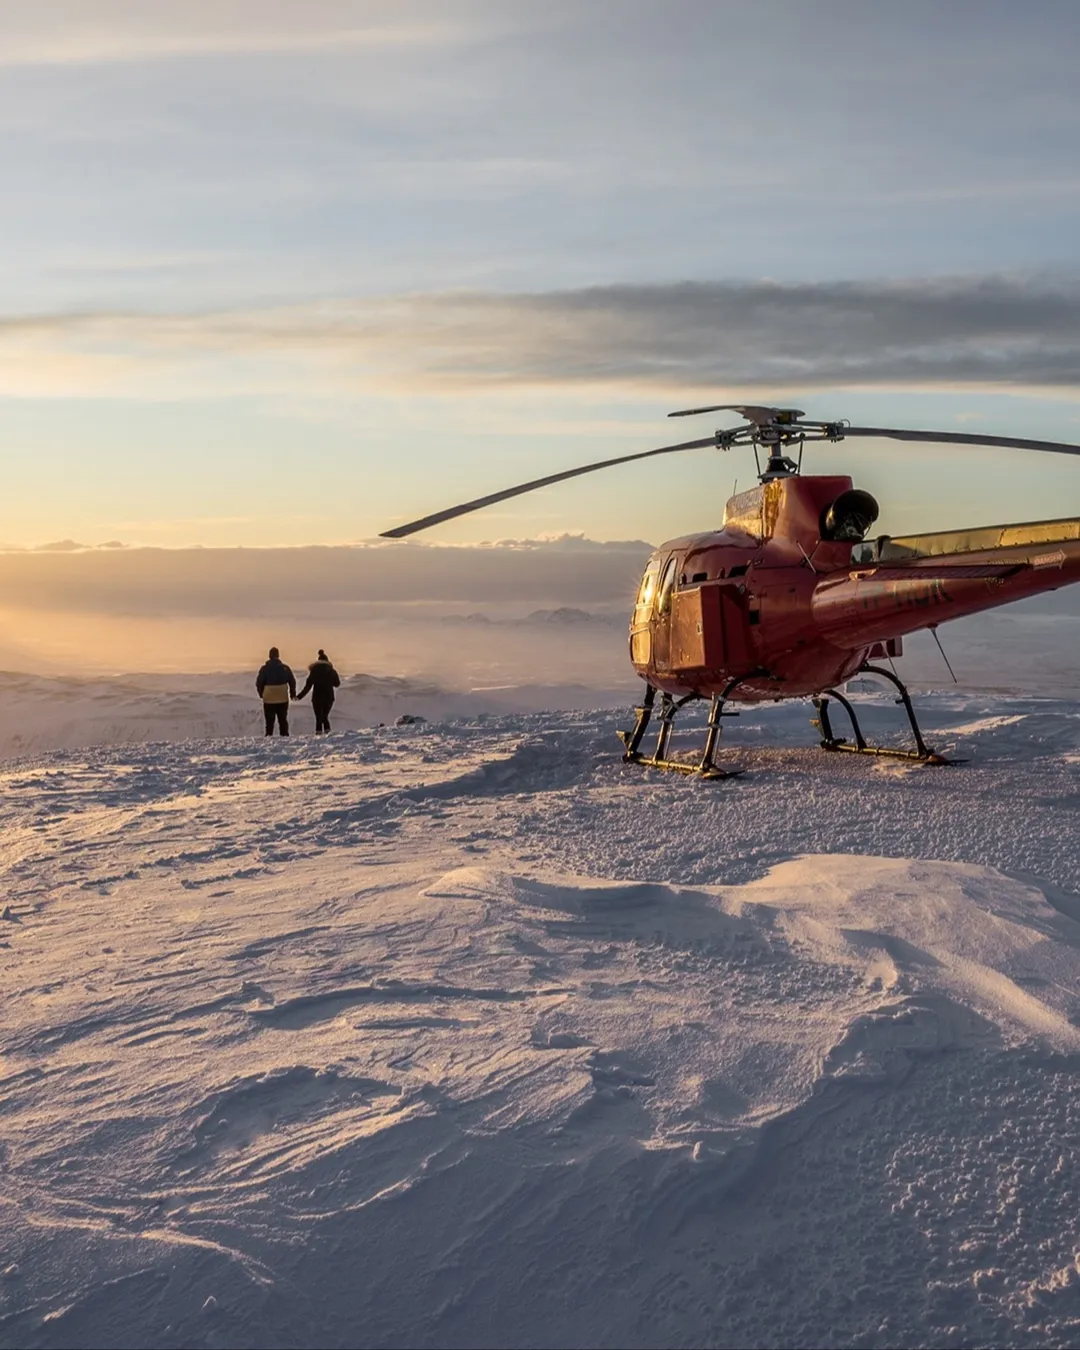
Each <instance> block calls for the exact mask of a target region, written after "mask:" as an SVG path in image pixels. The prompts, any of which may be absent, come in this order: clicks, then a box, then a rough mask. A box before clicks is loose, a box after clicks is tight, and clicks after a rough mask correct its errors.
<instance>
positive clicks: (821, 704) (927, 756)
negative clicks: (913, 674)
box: [813, 666, 952, 764]
mask: <svg viewBox="0 0 1080 1350" xmlns="http://www.w3.org/2000/svg"><path fill="white" fill-rule="evenodd" d="M859 674H860V675H880V676H881V677H882V678H883V679H886V680H888V681H889V683H890V684H892V685H895V687H896V688H897V690H899V693H900V697H899V698H898V699H897V700H896V702H897V703H902V704H903V706H904V711H905V712H906V713H907V718H908V722H909V723H910V725H911V734H912V736H913V737H914V738H915V749H914V750H892V749H889V748H888V747H886V746H882V745H870V744H868V743H867V740H866V737H865V736H864V735H863V732H862V727H861V726H860V725H859V719H858V716H857V715H856V713H855V709H854V708H853V707H852V706H851V703H850V702H849V701H848V700H847V699H846V698H845V697H844V695H843V694H841V693H840V692H839V691H838V690H836V689H828V690H826V691H825V693H824V694H822V695H820V696H819V697H818V698H815V699H814V707H815V709H816V710H817V717H816V718H815V719H813V725H814V726H816V727H818V728H820V730H821V748H822V749H823V750H843V751H846V752H847V753H848V754H851V755H882V756H884V757H886V758H888V759H914V760H918V761H919V763H921V764H949V763H951V762H952V761H951V760H948V759H946V758H945V756H944V755H939V754H938V753H937V752H936V751H935V750H931V749H930V747H929V746H928V745H927V744H926V742H925V741H924V740H923V735H922V732H921V731H920V730H919V723H918V721H917V720H916V718H915V709H914V708H913V707H912V706H911V696H910V695H909V693H908V691H907V687H906V686H905V685H904V683H903V681H902V680H901V679H899V677H898V676H896V675H894V674H893V673H892V671H891V670H884V669H883V668H882V667H881V666H863V667H862V668H861V669H860V671H859ZM830 699H835V700H836V702H837V703H839V704H840V706H841V708H843V709H844V711H845V712H846V713H847V715H848V720H849V721H850V722H851V730H852V732H853V733H854V735H855V739H854V741H849V740H846V739H845V738H844V737H843V736H837V734H836V733H835V732H834V731H833V728H832V720H831V718H830V715H829V700H830Z"/></svg>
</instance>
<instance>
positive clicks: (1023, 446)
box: [842, 427, 1080, 455]
mask: <svg viewBox="0 0 1080 1350" xmlns="http://www.w3.org/2000/svg"><path fill="white" fill-rule="evenodd" d="M849 436H888V437H889V438H890V439H891V440H894V441H941V442H944V443H946V444H949V445H1001V446H1004V447H1005V448H1006V449H1007V450H1048V451H1050V453H1051V454H1055V455H1080V445H1070V444H1068V443H1067V442H1065V441H1029V440H1027V439H1026V438H1024V437H1021V436H980V435H978V434H972V433H969V432H963V431H899V430H896V429H895V428H893V427H844V428H843V438H842V439H844V440H847V438H848V437H849Z"/></svg>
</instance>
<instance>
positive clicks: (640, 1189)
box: [0, 690, 1080, 1346]
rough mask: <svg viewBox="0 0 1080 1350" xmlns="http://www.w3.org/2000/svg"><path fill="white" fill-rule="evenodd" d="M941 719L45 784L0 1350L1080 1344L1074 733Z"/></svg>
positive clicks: (495, 721) (989, 717)
mask: <svg viewBox="0 0 1080 1350" xmlns="http://www.w3.org/2000/svg"><path fill="white" fill-rule="evenodd" d="M239 697H240V691H239V690H238V691H237V698H239ZM245 698H246V693H245ZM238 706H239V705H238ZM246 706H249V705H246ZM394 706H396V705H394ZM921 706H922V709H923V711H924V724H925V727H926V729H927V733H928V739H930V740H931V741H932V742H934V743H935V744H937V745H938V747H939V748H942V749H951V750H954V751H955V753H956V754H957V755H958V756H963V757H965V758H966V760H967V762H966V763H965V764H962V765H956V766H953V767H950V768H943V769H935V768H923V767H918V766H913V765H910V764H905V763H901V762H896V761H892V762H890V761H885V760H879V761H876V760H869V759H860V758H856V757H848V756H840V755H833V756H830V755H826V754H824V753H823V752H821V751H820V750H818V749H816V748H815V747H814V742H813V732H812V730H811V728H810V727H809V726H808V724H807V718H808V715H809V709H808V708H807V707H806V706H805V705H798V704H796V705H790V706H787V705H784V706H781V707H777V708H767V709H761V710H754V711H752V712H749V713H744V714H743V715H742V717H741V718H740V719H739V720H738V721H735V722H732V723H728V724H727V725H726V726H725V747H724V749H723V752H722V756H721V759H722V762H723V763H725V764H728V765H730V766H738V767H741V768H743V769H745V770H746V772H745V774H744V775H743V776H742V777H739V778H735V779H730V780H726V781H722V782H714V783H703V782H698V781H695V780H690V779H685V778H682V777H675V776H673V775H671V776H669V775H663V774H658V773H655V772H652V771H645V770H641V769H637V768H634V767H630V766H624V765H622V764H621V763H620V761H619V751H620V747H619V745H618V742H617V740H616V739H615V735H614V729H615V727H616V726H617V725H625V724H626V716H625V714H615V713H611V712H589V711H581V710H579V711H576V712H575V711H570V712H564V713H561V714H557V715H549V716H539V715H530V714H522V713H515V714H503V715H491V716H487V717H480V716H476V715H474V710H475V705H474V708H473V709H470V708H468V707H462V708H461V709H459V710H458V711H459V713H460V714H463V715H460V716H459V720H457V721H443V722H439V723H432V724H428V725H414V726H406V727H394V726H386V727H382V728H373V727H366V728H363V729H359V730H343V731H341V732H340V733H335V735H334V736H333V737H331V738H328V739H326V740H321V741H319V740H314V739H312V738H308V737H304V738H302V739H301V738H296V739H294V740H292V741H290V742H285V741H280V740H277V739H275V740H273V741H264V740H262V739H256V738H251V737H243V736H236V735H233V736H229V737H225V736H219V737H218V738H216V739H204V740H199V741H188V742H185V743H182V744H139V745H126V746H125V745H113V746H108V747H99V748H95V749H90V750H66V751H65V750H61V751H56V752H53V753H49V754H45V755H39V756H37V757H36V758H26V759H22V760H16V761H12V762H9V763H8V764H7V765H6V766H5V767H4V768H3V770H2V772H0V803H2V804H0V813H2V814H0V820H2V824H3V832H2V834H0V859H2V866H3V883H4V886H3V893H2V896H0V911H2V913H3V919H2V920H0V947H2V956H3V959H4V965H5V971H6V978H5V980H4V984H3V988H2V1004H0V1007H2V1017H0V1200H2V1202H3V1206H4V1208H3V1220H2V1228H0V1232H2V1234H3V1237H2V1239H0V1241H2V1246H3V1256H2V1259H0V1344H3V1345H5V1346H92V1345H106V1344H108V1345H133V1346H134V1345H148V1346H169V1345H206V1346H252V1345H271V1346H277V1345H281V1346H298V1345H312V1344H318V1345H379V1346H391V1345H399V1346H408V1345H414V1346H415V1345H430V1346H435V1345H439V1346H483V1345H491V1346H495V1345H537V1346H547V1345H551V1346H577V1345H589V1344H592V1345H612V1346H614V1345H634V1346H654V1345H715V1344H722V1345H743V1346H759V1345H761V1346H765V1345H777V1346H796V1345H808V1344H815V1345H858V1346H862V1345H867V1346H873V1345H880V1346H886V1345H888V1346H892V1345H950V1346H951V1345H955V1346H960V1345H1001V1346H1005V1345H1009V1346H1012V1345H1024V1346H1044V1345H1053V1346H1067V1345H1075V1344H1076V1343H1077V1341H1078V1340H1080V1264H1078V1263H1080V1173H1078V1168H1077V1161H1076V1160H1077V1156H1078V1153H1077V1150H1078V1146H1080V1097H1078V1095H1077V1091H1076V1089H1077V1086H1078V1083H1077V1070H1078V1067H1080V984H1078V980H1080V894H1078V891H1080V883H1078V863H1080V836H1078V832H1077V828H1076V824H1077V806H1078V803H1080V703H1072V702H1065V701H1053V700H1048V699H1034V698H1019V697H1016V698H1009V697H1003V696H1000V695H997V696H990V695H972V694H961V693H956V694H953V695H947V696H946V695H938V696H934V697H932V698H924V699H922V700H921ZM865 708H866V716H867V720H868V722H869V724H870V727H871V729H873V730H874V731H877V730H879V729H884V728H885V727H886V726H894V727H897V726H898V724H897V723H896V722H895V720H894V719H895V717H896V710H895V708H894V707H893V706H892V705H891V703H888V702H886V701H884V700H881V701H877V700H876V699H874V698H867V699H866V701H865ZM445 711H446V709H443V712H445ZM298 715H299V716H302V717H307V716H309V714H308V712H307V710H306V709H304V710H302V711H300V712H299V714H298ZM699 720H700V719H699ZM342 725H344V722H342ZM221 730H234V731H235V730H239V724H238V725H237V726H236V727H234V728H221ZM144 734H145V733H144Z"/></svg>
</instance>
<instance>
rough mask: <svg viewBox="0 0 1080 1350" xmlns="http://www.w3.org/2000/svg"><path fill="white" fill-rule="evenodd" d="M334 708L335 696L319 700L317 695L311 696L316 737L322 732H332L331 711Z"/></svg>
mask: <svg viewBox="0 0 1080 1350" xmlns="http://www.w3.org/2000/svg"><path fill="white" fill-rule="evenodd" d="M333 706H334V696H333V694H331V695H330V697H329V698H318V697H317V696H316V695H315V694H312V696H311V711H312V712H313V713H314V714H315V735H316V736H317V735H318V734H319V732H320V731H329V730H330V709H331V708H332V707H333Z"/></svg>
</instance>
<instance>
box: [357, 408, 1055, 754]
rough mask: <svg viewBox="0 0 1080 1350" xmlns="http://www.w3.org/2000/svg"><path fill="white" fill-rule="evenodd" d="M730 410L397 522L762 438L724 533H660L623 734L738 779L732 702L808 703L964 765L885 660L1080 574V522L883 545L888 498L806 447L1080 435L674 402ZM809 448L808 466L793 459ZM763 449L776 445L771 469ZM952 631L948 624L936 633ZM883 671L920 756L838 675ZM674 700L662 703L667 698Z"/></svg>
mask: <svg viewBox="0 0 1080 1350" xmlns="http://www.w3.org/2000/svg"><path fill="white" fill-rule="evenodd" d="M723 411H732V412H737V413H740V414H741V415H742V416H743V418H745V423H744V424H743V425H742V426H738V427H734V428H731V429H730V430H722V431H716V432H715V433H714V434H713V435H712V436H708V437H704V438H702V439H700V440H695V441H684V442H682V443H681V444H679V445H664V446H660V447H659V448H658V449H656V450H645V451H642V452H639V453H638V454H633V455H622V456H620V457H619V458H617V459H605V460H600V461H599V462H597V463H594V464H586V465H583V466H581V467H580V468H576V469H568V470H565V471H564V472H562V473H555V474H549V475H548V476H547V477H545V478H536V479H533V480H532V481H531V482H528V483H521V484H519V485H518V486H517V487H512V488H507V489H505V490H504V491H502V492H495V493H492V494H490V495H489V496H486V497H479V498H477V499H476V500H475V501H471V502H465V503H463V504H462V505H460V506H453V507H450V508H449V509H448V510H445V511H437V512H435V513H434V514H432V515H429V516H424V517H423V518H422V519H420V520H414V521H411V522H410V523H409V524H407V525H399V526H398V527H397V528H396V529H392V530H386V531H385V532H384V534H383V536H382V537H383V538H386V539H401V538H403V537H404V536H406V535H410V534H415V533H416V532H417V531H418V530H424V529H428V528H429V527H430V526H432V525H438V524H440V523H441V522H442V521H445V520H452V519H453V518H454V517H456V516H462V515H466V514H467V513H468V512H470V511H477V510H479V509H480V508H481V507H484V506H490V505H492V504H493V503H495V502H501V501H505V500H506V499H507V498H508V497H516V496H518V495H520V494H521V493H523V492H531V491H532V490H533V489H534V488H540V487H546V486H548V485H549V484H552V483H560V482H562V481H563V480H564V479H567V478H576V477H578V476H579V475H581V474H585V473H592V472H594V471H595V470H597V469H605V468H609V467H611V466H612V465H615V464H627V463H629V462H630V461H632V460H637V459H649V458H651V457H652V456H654V455H670V454H673V453H675V452H677V451H682V450H696V449H701V448H703V447H705V446H713V447H715V448H717V449H720V450H730V449H732V448H733V447H734V446H738V445H752V446H753V447H754V455H755V459H756V461H757V468H758V478H759V486H758V487H755V488H752V489H751V490H750V491H749V492H743V493H740V494H739V495H738V496H735V497H732V498H731V500H730V501H729V502H728V503H727V506H726V508H725V510H724V523H723V526H722V527H721V528H720V529H719V530H712V531H710V532H708V533H706V534H695V535H687V536H685V537H684V538H682V539H672V540H669V541H668V542H667V543H666V544H662V545H661V546H660V547H659V548H658V549H657V550H656V551H655V553H653V555H652V557H651V558H650V559H649V562H648V565H647V567H646V569H645V575H644V577H643V578H642V581H641V586H640V588H639V590H638V594H637V603H636V604H635V606H634V610H633V614H632V616H631V620H630V661H631V663H632V664H633V667H634V669H635V671H637V673H638V675H639V676H640V677H641V678H642V679H643V680H644V681H645V695H644V698H643V699H642V702H641V705H640V707H638V708H637V709H636V712H637V721H636V723H635V725H634V728H633V730H632V731H628V732H620V733H619V735H620V736H621V737H622V740H623V743H624V745H625V749H626V753H625V755H624V758H625V759H626V760H628V761H632V762H635V763H639V764H649V765H652V766H654V767H656V768H663V769H675V770H678V771H680V772H683V773H700V774H702V775H704V776H706V777H712V778H720V777H727V776H728V775H727V774H726V773H725V772H724V771H723V770H722V769H719V768H718V767H717V766H716V765H715V764H714V762H713V759H714V755H715V752H716V745H717V741H718V739H719V736H720V726H721V718H723V717H725V716H735V715H737V714H735V713H732V712H729V711H728V709H727V705H728V704H729V703H760V702H765V701H771V702H779V701H780V700H781V699H788V698H810V699H812V700H813V703H814V707H815V708H816V710H817V718H816V719H815V723H814V724H815V725H816V726H817V727H818V728H819V729H820V733H821V745H822V747H823V748H824V749H826V750H832V751H849V752H851V753H855V754H871V755H889V756H893V757H897V758H903V759H914V760H920V761H922V762H924V763H930V764H944V763H947V762H948V761H947V760H946V759H945V758H944V757H943V756H941V755H938V754H937V753H936V752H935V751H934V750H932V749H930V748H929V747H928V746H927V744H926V742H925V740H924V739H923V735H922V732H921V731H920V729H919V724H918V722H917V720H916V718H915V712H914V709H913V707H912V705H911V698H910V696H909V694H908V691H907V689H906V687H905V686H904V684H903V682H902V681H901V680H900V678H899V677H898V676H897V675H896V673H895V671H894V670H889V669H887V668H885V667H883V666H880V665H875V664H873V662H874V661H876V660H880V659H888V658H890V657H893V656H899V655H900V653H901V650H902V639H903V635H904V634H905V633H913V632H916V631H917V630H919V629H921V628H929V629H931V630H936V628H937V626H938V625H939V624H941V623H944V622H945V621H946V620H948V619H957V618H961V617H962V616H963V615H966V614H974V613H976V612H977V611H979V610H983V609H990V608H992V607H993V606H996V605H1004V604H1008V603H1009V602H1010V601H1012V600H1019V599H1022V598H1023V597H1024V596H1028V595H1035V594H1038V593H1039V592H1042V591H1052V590H1057V589H1058V588H1059V587H1061V586H1067V585H1069V584H1071V583H1072V582H1074V581H1080V519H1062V520H1040V521H1034V522H1028V523H1026V524H1016V525H989V526H983V527H979V528H975V529H962V530H946V531H938V532H935V533H931V534H916V535H905V536H903V537H897V538H891V537H890V536H889V535H880V536H878V537H876V538H873V539H868V538H867V536H868V535H869V533H870V528H871V526H872V525H873V524H874V522H875V521H876V520H877V517H878V504H877V502H876V501H875V500H874V498H873V497H872V496H871V495H870V494H869V493H868V492H863V491H861V490H860V489H858V488H855V487H853V485H852V481H851V479H850V478H847V477H833V476H821V475H809V474H807V475H803V474H802V473H801V468H802V451H803V446H804V445H805V443H806V442H807V441H842V440H845V439H846V438H848V437H851V436H883V437H889V438H891V439H893V440H901V441H932V442H944V443H948V444H956V445H987V446H1006V447H1010V448H1014V449H1022V450H1046V451H1051V452H1053V453H1057V454H1066V455H1080V446H1078V445H1067V444H1062V443H1061V442H1058V441H1035V440H1026V439H1018V438H1015V437H1009V436H982V435H969V434H967V433H956V432H944V431H903V430H897V429H894V428H888V427H853V426H851V425H849V424H848V423H847V422H813V421H804V420H803V418H804V414H803V413H802V412H801V411H800V410H799V409H797V408H764V407H752V406H748V405H737V404H736V405H732V404H715V405H713V406H710V407H705V408H687V409H683V410H680V411H679V412H674V413H670V414H669V416H671V417H688V416H693V415H696V414H700V413H711V412H723ZM796 446H797V447H798V459H797V460H793V459H791V458H789V456H788V454H787V453H785V452H786V451H788V450H790V449H794V447H796ZM760 451H764V452H765V454H766V457H767V458H766V463H765V467H764V468H762V466H761V458H760ZM934 636H935V638H936V632H935V634H934ZM863 672H865V673H868V674H872V675H877V676H880V677H882V678H883V679H885V680H887V681H888V682H889V683H891V684H892V685H893V686H894V687H895V688H896V690H897V691H898V694H899V697H898V698H897V700H896V701H897V703H901V704H903V707H904V709H905V711H906V713H907V717H908V721H909V723H910V726H911V731H912V735H913V738H914V743H915V746H914V749H912V750H894V749H892V748H889V747H886V746H879V745H871V744H869V743H868V742H867V740H866V737H865V736H864V734H863V731H862V728H861V726H860V724H859V719H858V717H857V715H856V711H855V708H854V707H853V706H852V704H851V703H850V701H849V700H848V699H847V698H846V697H845V696H844V694H842V693H841V692H840V691H839V690H838V688H837V686H838V685H840V684H842V683H843V682H844V681H845V680H849V679H851V678H852V676H855V675H858V674H860V673H863ZM657 694H659V695H660V705H659V709H658V710H657V708H656V706H655V705H656V696H657ZM698 699H710V700H711V707H710V712H709V720H708V730H707V733H706V738H705V747H704V751H703V753H702V755H701V756H700V758H699V759H697V760H695V761H694V762H691V763H688V762H684V761H682V760H675V759H670V758H669V757H668V742H669V739H670V736H671V730H672V724H673V722H674V719H675V715H676V713H677V712H678V711H679V709H680V708H682V707H684V706H685V705H686V704H687V703H690V702H692V701H695V700H698ZM833 700H835V702H836V703H838V704H839V705H840V706H841V707H842V708H843V709H844V710H845V712H846V714H847V716H848V718H849V720H850V722H851V730H852V735H853V739H851V740H848V739H846V738H844V737H841V736H838V735H837V734H836V733H835V731H834V729H833V726H832V720H831V714H830V701H833ZM654 711H657V712H658V715H659V734H658V736H657V739H656V744H655V748H654V750H653V753H652V754H651V755H646V754H644V753H643V752H642V750H641V742H642V739H643V738H644V735H645V731H646V728H647V727H648V725H649V722H650V720H651V718H652V716H653V713H654Z"/></svg>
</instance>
